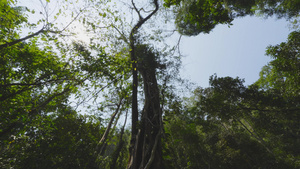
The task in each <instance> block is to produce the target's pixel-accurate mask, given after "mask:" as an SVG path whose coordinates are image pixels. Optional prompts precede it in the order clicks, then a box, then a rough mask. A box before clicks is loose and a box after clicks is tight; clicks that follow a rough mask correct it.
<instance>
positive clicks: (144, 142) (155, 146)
mask: <svg viewBox="0 0 300 169" xmlns="http://www.w3.org/2000/svg"><path fill="white" fill-rule="evenodd" d="M153 59H154V58H153ZM152 63H153V62H152ZM139 72H140V73H141V75H142V77H143V83H144V94H145V105H144V109H143V112H142V116H141V124H140V126H141V128H140V132H139V136H138V138H139V140H138V149H137V157H138V158H140V166H139V168H153V169H160V168H162V147H161V132H162V131H161V128H162V126H161V124H162V123H161V118H162V114H161V108H160V101H159V89H158V86H157V80H156V76H155V72H156V71H155V67H150V66H145V65H142V68H139Z"/></svg>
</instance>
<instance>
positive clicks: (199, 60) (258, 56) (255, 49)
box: [180, 17, 291, 87]
mask: <svg viewBox="0 0 300 169" xmlns="http://www.w3.org/2000/svg"><path fill="white" fill-rule="evenodd" d="M290 32H291V31H290V29H289V28H288V22H287V21H286V20H285V19H280V20H278V19H275V18H268V19H263V18H259V17H244V18H240V19H236V20H234V22H233V25H232V26H231V27H230V28H228V26H227V25H218V26H217V27H216V28H215V29H214V30H213V31H212V32H211V33H210V34H200V35H198V36H195V37H183V38H182V41H181V47H180V50H181V52H182V54H184V55H185V57H184V58H183V62H182V64H183V68H182V70H181V75H182V76H183V77H184V78H187V79H189V80H191V81H192V82H195V83H196V84H197V85H199V86H201V87H208V85H209V83H208V80H209V76H211V75H213V74H214V73H216V74H217V75H218V76H219V77H224V76H231V77H237V76H238V77H240V78H244V79H245V81H246V83H245V84H246V85H249V84H252V83H253V82H255V81H256V80H257V79H258V78H259V72H260V70H261V68H262V66H264V65H266V64H267V63H268V61H270V59H271V58H270V57H268V56H265V50H266V47H267V46H269V45H276V44H279V43H281V42H285V41H286V40H287V37H288V34H289V33H290Z"/></svg>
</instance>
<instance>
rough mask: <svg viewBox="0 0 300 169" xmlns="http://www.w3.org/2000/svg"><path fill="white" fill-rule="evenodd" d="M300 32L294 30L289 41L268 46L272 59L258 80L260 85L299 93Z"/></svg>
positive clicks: (285, 91)
mask: <svg viewBox="0 0 300 169" xmlns="http://www.w3.org/2000/svg"><path fill="white" fill-rule="evenodd" d="M299 39H300V33H299V32H292V33H291V34H290V35H289V38H288V41H287V42H283V43H281V44H280V45H276V46H270V47H268V48H267V51H266V53H267V55H268V56H270V57H272V59H274V60H272V61H271V62H270V63H269V64H268V65H266V66H265V67H264V68H263V69H262V71H261V75H260V76H261V77H260V79H259V80H258V81H257V84H258V85H259V86H260V87H263V88H268V89H272V88H273V89H276V90H279V91H282V92H284V93H285V94H288V95H291V96H297V95H299V91H300V88H299V84H300V78H299V77H300V76H299V75H300V69H299V68H300V62H299V60H300V55H299V48H300V40H299Z"/></svg>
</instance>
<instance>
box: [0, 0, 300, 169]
mask: <svg viewBox="0 0 300 169" xmlns="http://www.w3.org/2000/svg"><path fill="white" fill-rule="evenodd" d="M40 2H41V5H42V9H44V11H43V12H40V13H41V14H43V16H44V18H42V19H40V20H38V21H37V22H36V23H32V21H29V20H30V18H29V15H30V14H34V13H35V12H37V11H35V9H28V8H27V7H21V6H18V4H17V1H12V0H0V168H24V169H25V168H37V169H40V168H61V169H65V168H78V169H79V168H111V169H114V168H130V169H137V168H151V169H152V168H155V169H159V168H170V169H173V168H178V169H179V168H190V169H194V168H195V169H198V168H207V169H208V168H214V169H218V168H220V169H224V168H225V169H226V168H228V169H231V168H245V169H248V168H249V169H250V168H275V169H276V168H278V169H282V168H286V169H296V168H300V152H299V148H298V147H300V139H299V138H300V127H299V121H300V114H299V113H300V107H299V105H300V58H299V57H300V55H299V50H300V32H299V31H294V32H291V33H290V35H289V37H288V39H287V41H286V42H283V43H281V44H279V45H275V46H269V47H267V50H266V54H267V55H268V56H270V57H271V58H272V60H271V61H270V62H269V63H268V64H267V65H266V66H264V67H263V68H262V70H261V73H260V78H259V79H258V80H257V81H256V82H255V83H254V84H251V85H249V86H245V85H244V81H243V79H241V78H239V77H236V78H232V77H218V76H217V75H213V76H211V78H210V87H208V88H201V87H198V88H196V89H195V90H194V91H193V92H192V96H191V97H189V98H183V97H182V96H181V95H178V93H177V91H176V86H175V85H174V84H177V85H178V84H182V83H178V82H183V81H182V80H181V79H180V78H179V77H178V76H177V75H178V69H179V66H180V57H178V56H176V54H177V53H176V51H175V48H171V49H169V47H168V45H165V44H164V45H165V46H164V47H162V46H163V45H161V44H163V43H165V41H164V38H163V37H162V36H160V35H161V34H163V30H160V29H159V28H154V29H157V30H155V31H157V32H155V31H153V32H154V33H153V35H149V32H147V29H150V28H146V27H145V25H147V24H146V23H148V22H150V23H151V24H152V25H153V24H156V21H158V19H157V18H159V17H161V15H160V12H161V11H163V10H164V9H165V8H162V7H161V6H160V5H161V2H160V1H157V0H154V1H153V2H152V1H151V3H150V4H151V5H152V6H151V5H149V6H147V7H146V6H144V8H141V9H139V8H138V7H139V4H135V3H134V2H133V1H131V6H132V8H131V9H132V11H133V12H135V14H136V15H137V18H138V19H137V20H136V22H135V23H134V25H131V24H129V23H126V22H125V20H126V18H122V15H123V14H121V15H119V14H118V11H117V10H115V9H117V8H115V6H114V7H110V6H109V5H110V3H109V1H93V0H90V1H87V4H84V3H83V2H81V3H80V6H81V7H82V8H80V9H79V10H78V9H76V8H74V11H72V12H71V13H66V14H65V16H66V18H67V19H70V18H68V17H70V16H72V17H71V19H70V22H68V23H67V24H66V25H65V26H63V28H61V27H59V26H57V25H58V24H55V23H54V22H55V21H57V18H58V17H59V16H64V15H63V12H62V10H61V9H65V10H66V9H67V7H70V8H71V7H72V5H73V4H72V5H71V1H70V2H69V1H65V3H63V4H64V5H67V6H64V5H61V6H59V7H62V8H61V9H58V10H57V13H56V14H54V15H50V14H49V13H47V12H49V11H48V10H49V9H48V6H47V5H48V3H50V1H49V0H46V1H45V2H44V1H40ZM107 3H108V5H107ZM85 5H86V6H85ZM164 5H165V6H166V7H172V8H173V9H174V11H172V12H173V13H172V15H174V16H175V20H174V22H175V25H176V26H177V31H178V32H179V33H181V34H183V35H198V34H199V33H200V32H205V33H209V32H210V31H211V30H212V29H213V28H214V27H215V26H216V25H217V24H220V23H221V24H223V23H225V24H231V22H232V21H233V19H235V18H236V17H241V16H245V15H253V14H257V13H261V14H263V15H264V16H273V15H276V16H277V17H279V18H280V17H285V18H292V17H297V16H298V15H299V6H300V5H299V1H296V0H295V1H286V0H279V1H274V0H248V1H247V0H243V1H237V0H192V1H184V0H164ZM148 9H149V10H148ZM76 10H77V11H76ZM148 11H150V12H148ZM166 11H167V10H165V11H164V12H166ZM76 12H77V13H76ZM94 14H96V16H95V15H94ZM50 16H53V18H54V19H53V23H52V22H50V21H51V18H50ZM79 16H82V17H79ZM144 16H146V17H144ZM99 18H100V19H99ZM153 18H154V19H153ZM127 19H128V18H127ZM133 19H136V18H135V17H133ZM168 19H169V18H168ZM66 21H67V20H66ZM75 21H78V23H80V24H82V25H83V26H85V28H86V30H87V31H89V32H92V33H91V34H92V35H93V36H92V37H90V41H89V42H88V43H84V42H80V41H78V40H76V41H74V40H73V39H71V38H69V37H72V36H71V35H73V32H72V28H70V29H67V28H68V27H69V26H70V25H72V23H73V22H75ZM38 27H39V28H40V29H39V30H38V31H36V29H37V28H38ZM148 35H149V36H148ZM161 42H163V43H161ZM138 106H142V107H143V108H138ZM130 109H131V110H132V113H131V116H130V115H129V113H128V112H130V111H129V110H130ZM80 111H81V112H83V113H80ZM83 114H84V115H83ZM129 117H131V118H132V121H131V128H130V127H129V125H128V124H127V121H128V120H127V119H128V118H129Z"/></svg>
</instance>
